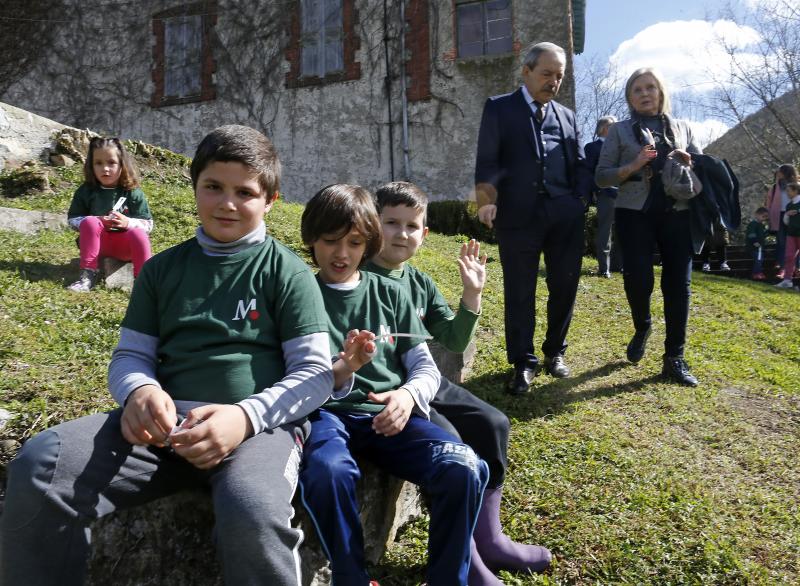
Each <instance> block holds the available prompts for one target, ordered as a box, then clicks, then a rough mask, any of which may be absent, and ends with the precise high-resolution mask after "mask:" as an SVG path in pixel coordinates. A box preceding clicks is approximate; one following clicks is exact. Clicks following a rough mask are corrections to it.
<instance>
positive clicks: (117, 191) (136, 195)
mask: <svg viewBox="0 0 800 586" xmlns="http://www.w3.org/2000/svg"><path fill="white" fill-rule="evenodd" d="M83 175H84V181H83V184H82V185H81V186H80V187H79V188H78V190H77V191H76V192H75V195H74V196H73V197H72V203H71V204H70V206H69V212H67V220H68V221H69V225H70V226H71V227H72V228H73V229H75V230H77V231H78V233H79V234H80V236H79V238H78V246H79V247H80V250H81V255H80V256H81V260H80V269H81V272H80V275H79V277H78V280H77V281H75V282H74V283H72V284H71V285H69V286H68V287H67V289H69V290H70V291H76V292H80V293H85V292H87V291H89V290H90V289H92V287H94V286H95V283H96V282H97V263H98V259H99V257H101V256H105V257H110V258H116V259H119V260H122V261H130V262H131V263H132V264H133V276H134V277H136V276H138V275H139V271H141V270H142V265H143V264H144V263H145V261H146V260H147V259H148V258H150V257H151V256H152V253H151V251H150V238H149V237H148V234H149V233H150V231H151V230H152V229H153V218H152V216H151V215H150V208H149V207H148V206H147V200H146V199H145V197H144V193H143V192H142V190H141V189H140V188H139V173H138V171H137V170H136V166H135V164H134V161H133V157H131V156H130V154H128V152H127V151H126V150H125V147H124V146H123V145H122V142H121V141H120V140H119V139H118V138H103V137H95V138H93V139H92V140H91V141H90V142H89V153H88V155H87V156H86V163H85V164H84V166H83Z"/></svg>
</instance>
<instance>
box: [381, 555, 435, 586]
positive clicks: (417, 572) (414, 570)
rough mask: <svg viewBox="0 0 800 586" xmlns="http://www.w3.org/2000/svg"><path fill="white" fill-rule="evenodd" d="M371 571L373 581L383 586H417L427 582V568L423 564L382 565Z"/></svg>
mask: <svg viewBox="0 0 800 586" xmlns="http://www.w3.org/2000/svg"><path fill="white" fill-rule="evenodd" d="M381 561H385V560H381ZM371 570H372V571H371V572H370V575H371V577H372V579H373V580H378V581H379V582H380V584H381V586H416V585H417V584H423V583H424V582H425V566H424V565H422V564H419V565H414V566H408V565H402V564H400V563H381V564H379V565H377V566H373V567H372V568H371Z"/></svg>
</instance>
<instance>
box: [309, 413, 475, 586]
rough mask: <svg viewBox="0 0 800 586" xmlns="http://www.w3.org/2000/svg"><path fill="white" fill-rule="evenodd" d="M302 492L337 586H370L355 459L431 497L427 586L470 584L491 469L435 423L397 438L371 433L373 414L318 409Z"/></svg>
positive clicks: (420, 422)
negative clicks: (474, 534)
mask: <svg viewBox="0 0 800 586" xmlns="http://www.w3.org/2000/svg"><path fill="white" fill-rule="evenodd" d="M310 419H311V422H312V425H311V435H310V437H309V439H308V441H307V442H306V445H305V448H304V456H303V460H304V462H303V467H302V470H301V472H300V486H301V491H302V497H303V505H304V506H305V507H306V509H307V510H308V512H309V514H310V515H311V517H312V519H313V521H314V524H315V526H316V529H317V533H318V534H319V537H320V541H321V542H322V546H323V549H324V550H325V554H326V555H327V556H328V559H329V560H330V561H331V570H332V574H333V580H332V584H333V586H351V585H352V586H367V584H368V583H369V575H368V574H367V571H366V567H365V562H364V537H363V533H362V530H361V520H360V517H359V512H358V511H359V506H358V502H357V499H356V483H357V481H358V479H359V478H360V477H361V473H360V471H359V469H358V465H357V464H356V461H355V458H354V457H353V454H358V455H359V456H363V457H365V458H367V459H369V460H370V461H372V462H373V463H375V464H376V465H377V466H380V467H381V468H383V469H384V470H386V471H388V472H389V473H391V474H393V475H394V476H397V477H399V478H402V479H404V480H408V481H410V482H413V483H414V484H417V485H419V486H420V487H422V489H423V490H424V491H425V492H426V493H427V494H428V495H429V497H430V516H431V520H430V534H429V537H428V570H427V582H428V584H429V586H445V585H446V586H453V585H456V584H459V585H464V586H465V585H466V583H467V573H468V570H469V563H470V538H471V536H472V531H473V530H474V528H475V522H476V519H477V515H478V510H479V509H480V505H481V498H482V495H483V489H484V488H485V486H486V482H487V479H488V477H489V469H488V466H487V465H486V463H485V462H484V461H483V460H481V459H480V458H478V457H477V455H476V454H475V452H473V451H472V449H471V448H470V447H469V446H467V445H466V444H463V443H461V442H460V441H458V440H457V439H456V438H454V437H453V436H452V435H450V434H449V433H447V432H445V431H444V430H442V429H441V428H439V427H438V426H436V425H434V424H433V423H431V422H430V421H428V420H427V419H424V418H422V417H418V416H416V415H413V416H412V417H411V418H410V419H409V420H408V423H407V424H406V426H405V428H404V429H403V431H401V432H400V433H399V434H397V435H394V436H392V437H385V436H382V435H378V434H376V433H375V432H374V431H373V430H372V419H373V415H372V414H364V413H352V412H350V413H343V412H336V413H334V412H332V411H328V410H326V409H320V410H319V411H318V412H317V413H316V414H314V415H312V416H311V417H310Z"/></svg>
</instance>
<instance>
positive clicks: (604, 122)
mask: <svg viewBox="0 0 800 586" xmlns="http://www.w3.org/2000/svg"><path fill="white" fill-rule="evenodd" d="M616 121H617V117H616V116H603V117H602V118H598V119H597V126H595V127H594V135H595V136H600V131H601V130H603V129H604V128H605V127H607V126H611V125H612V124H614V123H615V122H616Z"/></svg>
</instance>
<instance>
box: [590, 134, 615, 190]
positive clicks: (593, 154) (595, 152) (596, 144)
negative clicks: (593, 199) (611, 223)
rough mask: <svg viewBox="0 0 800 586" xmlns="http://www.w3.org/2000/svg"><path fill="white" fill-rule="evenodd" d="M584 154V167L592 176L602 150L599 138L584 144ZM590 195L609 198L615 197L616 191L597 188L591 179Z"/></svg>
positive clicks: (601, 142)
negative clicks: (600, 195)
mask: <svg viewBox="0 0 800 586" xmlns="http://www.w3.org/2000/svg"><path fill="white" fill-rule="evenodd" d="M583 150H584V151H585V153H586V166H587V167H588V169H589V171H590V172H591V173H592V176H594V168H595V167H597V161H599V160H600V151H601V150H603V141H602V140H600V139H599V138H598V139H597V140H593V141H592V142H589V143H586V146H584V147H583ZM592 193H593V194H594V195H595V196H597V195H598V194H602V195H605V196H607V197H610V198H616V197H617V190H616V189H615V188H614V187H598V186H597V184H596V183H595V182H594V179H592Z"/></svg>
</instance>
